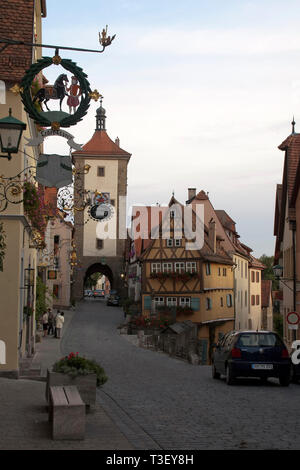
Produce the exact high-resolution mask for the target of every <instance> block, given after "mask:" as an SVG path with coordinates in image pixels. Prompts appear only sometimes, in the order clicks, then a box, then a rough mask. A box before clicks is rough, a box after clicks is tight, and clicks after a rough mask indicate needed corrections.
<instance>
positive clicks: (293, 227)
mask: <svg viewBox="0 0 300 470" xmlns="http://www.w3.org/2000/svg"><path fill="white" fill-rule="evenodd" d="M292 231H293V309H294V312H296V311H297V282H296V281H297V272H296V224H295V222H293V225H292ZM296 339H297V330H293V340H294V341H295V340H296Z"/></svg>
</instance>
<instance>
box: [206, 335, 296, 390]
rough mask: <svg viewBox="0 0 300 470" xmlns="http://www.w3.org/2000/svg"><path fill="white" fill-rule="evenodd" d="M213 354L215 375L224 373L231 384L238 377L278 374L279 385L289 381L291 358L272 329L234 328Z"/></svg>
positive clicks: (275, 375)
mask: <svg viewBox="0 0 300 470" xmlns="http://www.w3.org/2000/svg"><path fill="white" fill-rule="evenodd" d="M214 346H215V350H214V352H213V355H212V376H213V378H214V379H219V378H220V376H221V375H225V377H226V382H227V384H228V385H232V384H234V383H235V379H236V378H237V377H260V378H261V379H262V380H263V381H266V380H267V379H268V377H277V378H278V379H279V382H280V385H283V386H288V385H289V383H290V370H291V360H290V356H289V353H288V350H287V348H286V346H285V344H284V343H283V341H282V340H281V339H280V337H279V336H278V335H277V334H276V333H273V332H271V331H231V332H230V333H227V334H226V335H225V336H224V337H223V338H222V339H221V340H220V341H219V343H218V344H217V345H214Z"/></svg>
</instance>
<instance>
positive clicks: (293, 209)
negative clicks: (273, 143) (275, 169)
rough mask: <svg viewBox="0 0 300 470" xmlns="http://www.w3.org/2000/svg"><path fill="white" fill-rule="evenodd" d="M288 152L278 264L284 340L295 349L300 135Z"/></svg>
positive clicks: (278, 209)
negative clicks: (292, 318) (293, 323)
mask: <svg viewBox="0 0 300 470" xmlns="http://www.w3.org/2000/svg"><path fill="white" fill-rule="evenodd" d="M278 148H279V149H280V150H281V151H283V152H284V164H283V176H282V184H280V185H277V188H276V201H275V217H274V235H275V237H276V242H275V254H274V264H275V265H281V266H282V268H283V274H282V278H281V279H282V281H281V282H280V283H279V285H280V290H281V292H282V300H281V301H280V308H281V314H282V316H283V339H284V341H285V342H286V344H287V345H288V346H289V347H291V345H292V342H293V340H295V339H297V338H299V330H292V329H290V328H289V325H288V322H287V316H288V314H289V312H293V311H297V312H298V313H300V307H299V306H300V293H299V292H298V290H299V285H300V283H299V281H300V252H299V246H300V235H299V233H300V231H299V224H300V205H299V196H298V192H299V184H300V174H299V172H300V170H299V162H300V134H297V133H295V131H294V126H293V132H292V134H291V135H290V136H289V137H288V138H287V139H286V140H285V141H284V142H282V144H281V145H280V146H279V147H278Z"/></svg>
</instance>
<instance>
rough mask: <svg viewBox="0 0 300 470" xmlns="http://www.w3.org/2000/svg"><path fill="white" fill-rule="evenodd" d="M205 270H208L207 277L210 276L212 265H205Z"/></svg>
mask: <svg viewBox="0 0 300 470" xmlns="http://www.w3.org/2000/svg"><path fill="white" fill-rule="evenodd" d="M205 269H206V274H207V276H209V275H210V274H211V271H210V263H205Z"/></svg>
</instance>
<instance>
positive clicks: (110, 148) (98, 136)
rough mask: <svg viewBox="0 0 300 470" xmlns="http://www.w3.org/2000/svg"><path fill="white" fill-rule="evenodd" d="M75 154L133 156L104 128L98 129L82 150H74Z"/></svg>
mask: <svg viewBox="0 0 300 470" xmlns="http://www.w3.org/2000/svg"><path fill="white" fill-rule="evenodd" d="M73 155H78V156H79V155H85V156H89V155H90V156H96V155H97V156H100V155H103V156H112V157H114V156H115V157H118V156H124V157H128V158H130V157H131V154H130V153H128V152H126V150H123V149H121V147H119V146H118V145H117V144H115V142H113V141H112V140H111V138H110V137H109V136H108V135H107V132H106V131H104V130H101V131H99V130H96V131H95V132H94V135H93V137H92V138H91V140H89V141H88V142H87V143H86V144H85V145H84V146H83V147H82V150H78V151H76V152H73Z"/></svg>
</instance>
